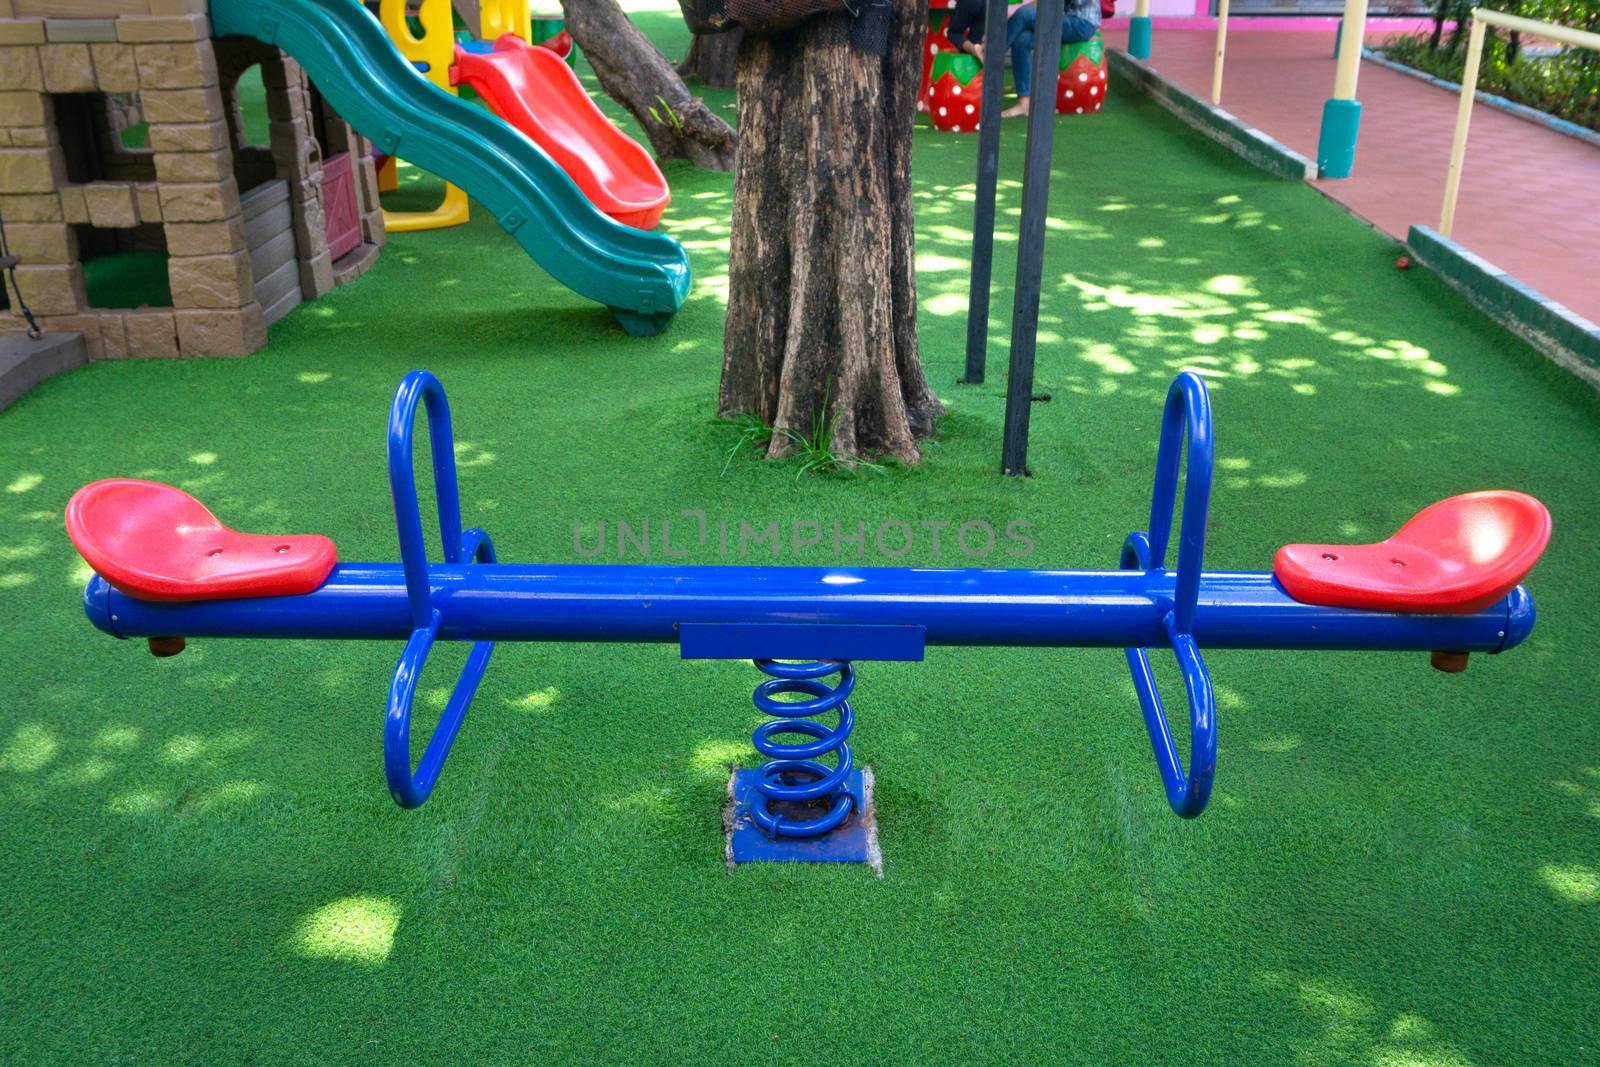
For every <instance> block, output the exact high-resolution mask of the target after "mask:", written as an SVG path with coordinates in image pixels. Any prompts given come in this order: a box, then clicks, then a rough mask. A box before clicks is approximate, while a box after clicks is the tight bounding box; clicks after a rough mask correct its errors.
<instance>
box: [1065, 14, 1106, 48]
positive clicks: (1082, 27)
mask: <svg viewBox="0 0 1600 1067" xmlns="http://www.w3.org/2000/svg"><path fill="white" fill-rule="evenodd" d="M1099 32H1100V24H1099V23H1097V22H1095V21H1094V20H1093V19H1081V18H1073V17H1072V16H1071V15H1068V16H1067V17H1066V18H1064V19H1062V20H1061V43H1062V44H1081V43H1082V42H1084V41H1088V40H1092V39H1093V38H1094V35H1095V34H1097V33H1099Z"/></svg>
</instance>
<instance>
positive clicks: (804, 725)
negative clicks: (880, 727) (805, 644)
mask: <svg viewBox="0 0 1600 1067" xmlns="http://www.w3.org/2000/svg"><path fill="white" fill-rule="evenodd" d="M753 662H754V663H755V665H756V669H757V670H759V671H761V673H762V674H765V675H768V676H769V678H770V679H771V680H770V681H766V682H762V683H761V684H760V685H759V686H757V687H756V691H755V696H754V700H755V705H756V707H757V708H759V709H760V710H761V712H762V713H763V714H766V715H771V716H773V718H774V720H775V721H773V722H768V723H762V724H761V726H760V727H758V728H757V729H756V732H755V737H754V741H755V746H756V749H757V751H759V752H760V753H761V754H762V755H763V756H767V757H769V762H767V763H764V764H762V766H761V769H760V770H759V771H758V772H757V774H758V777H757V778H756V789H757V790H758V791H759V792H760V793H761V796H762V799H761V800H760V801H759V802H758V803H756V804H755V805H753V807H752V809H751V813H750V814H751V817H752V818H754V819H755V821H756V824H757V825H758V826H760V827H761V828H762V829H763V830H765V831H766V832H767V833H768V834H770V835H772V836H773V837H816V836H818V835H820V834H825V833H827V832H828V831H829V830H832V829H834V828H835V827H837V826H838V825H839V824H840V823H842V822H844V821H845V820H846V819H848V818H849V817H850V812H851V810H852V809H853V808H854V807H855V800H854V798H852V797H851V795H850V793H849V792H848V791H847V790H846V789H845V781H846V779H848V778H849V776H850V772H851V771H852V770H853V769H854V767H855V759H854V757H853V756H852V755H851V753H850V745H849V744H848V743H847V741H846V739H847V738H848V737H849V736H850V731H851V730H853V729H855V725H856V713H855V711H854V710H853V709H852V708H851V707H850V693H851V691H852V690H854V689H855V687H856V672H855V668H854V667H852V666H851V665H850V664H849V662H847V661H845V660H824V661H822V662H819V663H779V662H778V661H776V660H770V659H758V660H755V661H753ZM831 674H837V675H839V683H838V684H837V685H829V684H828V683H827V682H826V681H823V679H825V678H827V677H828V676H829V675H831ZM793 694H800V695H803V696H807V697H811V698H812V699H810V700H778V699H776V698H777V697H779V696H787V695H793ZM829 711H837V712H838V713H839V724H838V725H837V726H835V727H833V728H831V729H830V728H829V727H827V726H824V725H823V724H822V723H819V722H814V721H812V720H813V719H814V717H815V716H818V715H822V714H824V713H826V712H829ZM778 734H804V735H805V736H807V737H811V738H815V740H813V741H810V742H808V743H805V744H783V743H781V742H778V741H774V740H773V737H774V736H775V735H778ZM830 752H836V753H837V754H838V757H839V764H838V766H836V767H829V766H827V765H826V764H824V763H819V762H818V761H817V759H818V757H819V756H826V755H827V754H828V753H830ZM823 798H831V800H829V802H828V810H827V812H826V813H825V814H823V815H820V816H818V817H817V818H815V819H794V818H789V817H786V816H783V815H776V814H774V813H773V812H772V811H771V810H770V808H769V807H768V805H769V803H770V802H771V801H774V800H776V801H786V802H788V803H792V804H809V803H814V802H816V801H819V800H822V799H823Z"/></svg>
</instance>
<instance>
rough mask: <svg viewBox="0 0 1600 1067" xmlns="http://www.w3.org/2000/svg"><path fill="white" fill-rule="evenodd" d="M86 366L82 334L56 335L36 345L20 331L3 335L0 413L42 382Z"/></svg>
mask: <svg viewBox="0 0 1600 1067" xmlns="http://www.w3.org/2000/svg"><path fill="white" fill-rule="evenodd" d="M87 362H89V349H88V346H87V345H86V344H85V343H84V340H83V334H81V333H66V332H60V331H56V332H51V333H47V334H45V335H44V336H43V337H41V338H39V339H38V340H37V341H35V340H33V339H31V338H30V337H29V336H28V335H27V334H25V333H22V332H21V331H17V332H14V333H6V334H0V411H4V410H5V409H6V408H8V407H10V406H11V405H12V404H14V403H15V402H16V401H17V400H18V399H20V398H21V397H22V394H24V393H26V392H27V391H28V390H29V389H32V388H33V387H34V386H36V385H38V384H39V383H40V382H42V381H45V380H46V379H48V378H54V377H55V376H56V375H58V374H63V373H65V372H66V371H69V370H72V369H74V368H76V367H81V366H83V365H84V364H85V363H87Z"/></svg>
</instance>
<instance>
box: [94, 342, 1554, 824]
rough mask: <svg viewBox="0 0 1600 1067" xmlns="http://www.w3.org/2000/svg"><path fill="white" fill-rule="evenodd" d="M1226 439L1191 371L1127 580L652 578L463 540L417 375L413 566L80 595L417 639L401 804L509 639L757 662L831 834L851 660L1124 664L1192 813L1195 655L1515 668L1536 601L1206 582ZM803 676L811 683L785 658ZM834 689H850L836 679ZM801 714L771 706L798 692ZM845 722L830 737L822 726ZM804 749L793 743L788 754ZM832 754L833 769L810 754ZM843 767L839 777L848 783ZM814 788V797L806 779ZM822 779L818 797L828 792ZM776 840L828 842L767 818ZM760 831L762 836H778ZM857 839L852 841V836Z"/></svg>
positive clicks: (768, 787) (107, 615) (897, 572)
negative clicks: (957, 650)
mask: <svg viewBox="0 0 1600 1067" xmlns="http://www.w3.org/2000/svg"><path fill="white" fill-rule="evenodd" d="M419 404H421V405H423V406H425V408H426V410H427V414H428V427H429V434H430V444H431V450H432V454H433V474H434V489H435V496H436V498H437V502H438V503H437V507H438V519H439V530H440V536H441V541H442V544H443V549H444V560H443V561H442V562H439V563H430V562H429V561H428V559H427V551H426V546H425V543H424V540H423V533H422V517H421V508H420V507H419V505H418V501H417V486H416V478H415V475H414V473H413V459H414V456H413V453H414V448H413V440H414V434H415V427H414V424H415V421H416V412H417V407H418V405H419ZM1185 452H1187V463H1186V464H1185V465H1184V466H1183V468H1182V469H1183V471H1184V474H1185V477H1184V500H1183V508H1182V512H1181V522H1180V524H1179V528H1178V549H1177V568H1176V570H1170V569H1168V568H1167V566H1166V555H1167V547H1168V544H1169V542H1170V541H1171V537H1172V523H1173V519H1174V517H1175V516H1177V515H1178V514H1179V511H1178V505H1177V495H1178V482H1179V478H1178V475H1179V470H1180V463H1181V462H1182V461H1183V459H1184V454H1185ZM1213 454H1214V443H1213V439H1212V432H1211V407H1210V402H1209V400H1208V398H1207V394H1206V387H1205V383H1204V382H1203V381H1202V380H1201V379H1200V378H1199V377H1197V376H1196V375H1193V374H1188V373H1185V374H1181V375H1179V376H1178V378H1177V380H1176V381H1174V382H1173V384H1172V388H1171V390H1170V391H1169V392H1168V394H1167V402H1166V407H1165V411H1164V413H1163V416H1162V423H1161V439H1160V444H1159V446H1158V448H1157V454H1156V476H1155V484H1154V489H1153V492H1152V496H1151V504H1150V525H1149V530H1148V532H1144V533H1133V534H1130V535H1129V536H1128V538H1127V540H1126V542H1125V543H1124V545H1123V549H1122V558H1121V567H1120V569H1118V570H1112V571H1070V570H965V569H939V568H888V567H843V566H838V567H650V566H555V565H527V564H502V563H498V562H496V560H495V552H494V547H493V545H492V543H491V542H490V540H489V536H488V535H487V534H486V533H484V532H483V531H482V530H480V529H470V530H466V531H465V532H463V531H462V529H461V518H460V494H459V490H458V488H457V484H456V471H455V452H454V442H453V439H452V434H451V425H450V409H449V405H448V403H447V402H446V400H445V394H444V390H443V388H441V387H440V385H439V382H438V381H437V379H435V378H434V377H433V376H432V375H431V374H428V373H427V372H426V371H413V372H412V373H411V374H409V375H407V376H406V378H405V380H404V381H402V382H401V383H400V388H399V390H398V391H397V392H396V393H395V399H394V406H393V409H392V412H391V415H390V420H389V481H390V487H391V489H392V491H393V495H394V508H395V520H396V527H397V531H398V534H399V540H400V563H399V564H394V563H340V564H338V565H337V566H335V567H334V569H333V572H332V573H331V574H330V575H329V576H328V578H327V580H326V581H325V582H324V583H323V584H322V585H321V587H319V588H318V589H316V590H314V591H313V592H310V593H307V594H304V595H301V596H284V597H269V598H257V599H245V600H201V601H188V602H160V603H158V602H154V601H147V600H139V599H137V598H135V597H132V596H129V595H127V594H126V593H123V592H121V591H119V590H117V589H115V588H113V587H112V586H111V585H110V584H109V583H107V582H106V581H105V579H104V578H102V577H100V576H99V575H96V576H95V577H93V578H92V579H90V582H89V585H88V588H87V589H86V590H85V592H84V607H85V610H86V612H87V613H88V615H89V618H90V620H91V621H92V622H93V623H94V624H95V625H96V626H97V627H99V628H100V629H102V630H104V631H106V632H107V633H110V634H113V635H115V636H117V637H158V636H167V635H183V636H186V637H285V638H350V639H377V638H383V639H404V640H405V641H406V646H405V651H404V652H403V653H402V654H401V657H400V662H399V665H398V666H397V667H396V668H395V674H394V681H393V683H392V684H391V686H390V692H389V708H388V718H387V723H386V727H385V731H384V762H385V768H386V771H387V775H388V782H389V789H390V792H392V793H393V794H394V797H395V800H396V801H397V802H399V803H400V804H401V805H403V806H405V807H415V806H416V805H418V804H421V803H422V802H423V801H424V800H426V799H427V798H428V794H429V793H430V792H431V791H432V789H433V787H434V784H435V783H436V782H437V780H438V778H439V773H440V771H441V770H442V768H443V766H444V762H445V758H446V756H447V755H448V754H449V751H450V746H451V744H452V743H453V741H454V740H455V737H456V735H457V733H458V731H459V730H460V728H461V724H462V722H463V721H464V720H465V718H466V714H467V710H468V708H469V707H470V705H471V702H472V698H473V695H474V693H475V692H476V691H477V687H478V683H479V682H480V680H481V679H482V677H483V674H484V670H485V668H486V667H487V666H488V662H489V656H490V653H491V652H492V651H493V649H494V643H495V642H496V641H626V642H670V643H677V644H679V646H680V649H681V650H682V653H683V655H685V656H697V657H706V658H729V657H735V656H736V657H741V658H744V657H748V658H751V659H754V660H757V661H760V663H759V664H758V665H762V664H764V665H762V666H761V669H762V670H763V671H764V672H766V673H767V674H768V675H769V676H770V677H771V678H772V681H769V682H767V683H764V684H763V686H762V688H761V690H760V691H758V696H757V703H758V706H760V707H761V710H763V711H764V712H766V713H767V714H769V715H771V716H773V718H774V720H775V721H774V722H772V723H769V724H767V725H766V726H764V727H763V728H762V731H761V733H760V742H761V744H762V745H763V746H764V747H763V748H762V751H764V752H766V753H767V754H768V755H770V756H772V757H773V758H774V761H775V763H777V764H779V765H780V766H778V767H777V769H776V770H774V769H773V764H768V766H767V767H764V768H762V769H761V771H758V772H754V774H755V776H756V777H754V778H753V779H750V781H753V782H755V783H757V785H756V789H757V790H758V791H759V793H760V796H761V797H762V798H764V799H763V800H762V801H761V804H762V805H765V804H766V803H767V802H768V801H772V802H780V801H786V800H790V799H793V798H806V797H810V798H811V799H815V800H817V801H818V802H819V803H821V804H822V805H823V806H824V812H823V814H822V815H821V816H819V817H818V818H821V819H831V818H833V817H834V815H835V814H836V813H837V815H838V820H839V821H840V822H842V823H844V824H845V825H846V826H853V825H855V820H852V819H850V818H849V815H850V811H849V810H848V809H849V808H850V807H853V806H854V804H855V802H854V801H853V800H852V799H850V798H853V797H854V796H855V793H853V792H851V790H852V789H856V790H857V791H859V785H855V786H852V785H851V784H850V783H851V782H859V775H853V774H852V772H851V771H850V769H849V768H850V766H851V762H852V761H851V757H850V755H849V746H848V744H847V743H846V738H847V737H848V735H849V733H850V727H851V725H852V724H853V720H854V711H853V710H852V709H851V706H850V702H849V700H847V699H846V698H847V697H849V696H850V692H851V688H852V687H853V686H854V678H855V668H854V667H853V666H852V663H860V662H861V661H864V660H871V659H885V660H917V659H921V658H922V655H923V650H924V648H925V647H930V646H938V645H993V646H1036V647H1037V646H1042V647H1111V648H1122V649H1124V650H1125V652H1126V655H1127V659H1128V665H1129V669H1130V670H1131V672H1132V676H1133V684H1134V689H1135V691H1136V693H1137V694H1138V697H1139V703H1140V706H1141V707H1142V708H1143V711H1144V719H1145V727H1146V729H1147V731H1148V733H1149V735H1150V742H1151V746H1152V748H1153V750H1154V752H1155V757H1156V764H1157V766H1158V768H1159V769H1160V773H1161V778H1162V782H1163V784H1164V786H1165V788H1166V793H1167V799H1168V802H1169V803H1170V804H1171V806H1172V808H1173V810H1174V811H1176V812H1177V813H1178V814H1179V815H1182V816H1185V817H1193V816H1195V815H1198V814H1199V813H1200V812H1201V811H1202V810H1203V809H1204V808H1205V806H1206V802H1207V800H1208V798H1209V796H1210V792H1211V784H1212V779H1213V776H1214V775H1215V771H1216V757H1217V737H1216V713H1215V702H1214V700H1213V698H1212V690H1211V680H1210V677H1209V675H1208V673H1207V671H1206V667H1205V663H1204V661H1203V659H1202V658H1201V654H1200V648H1201V646H1202V645H1204V646H1205V647H1207V648H1260V649H1294V650H1299V649H1329V650H1342V649H1390V650H1417V651H1432V650H1435V649H1448V650H1452V651H1458V652H1490V653H1493V652H1500V651H1503V650H1504V649H1507V648H1511V647H1513V646H1515V645H1517V644H1519V643H1521V642H1522V641H1523V640H1524V639H1525V638H1526V637H1527V636H1528V634H1529V633H1530V632H1531V630H1532V629H1533V623H1534V609H1533V601H1532V598H1531V597H1530V596H1529V595H1528V593H1527V591H1526V590H1525V589H1523V588H1522V587H1521V586H1518V587H1517V588H1516V589H1514V590H1513V591H1512V592H1511V593H1510V594H1509V595H1507V596H1506V597H1504V598H1502V599H1501V600H1500V601H1499V602H1498V603H1495V604H1492V605H1490V606H1488V607H1486V608H1483V609H1481V610H1478V611H1473V612H1468V613H1465V614H1455V615H1420V614H1400V613H1394V612H1381V611H1363V610H1357V609H1352V608H1337V607H1327V606H1321V605H1314V604H1306V603H1301V602H1300V601H1297V600H1294V599H1293V598H1291V597H1290V596H1289V595H1288V594H1287V593H1285V592H1284V590H1283V587H1282V586H1281V585H1279V584H1278V582H1277V580H1276V579H1274V578H1273V576H1272V575H1271V574H1269V573H1235V572H1206V571H1204V570H1203V569H1202V565H1203V562H1204V555H1205V533H1206V517H1207V511H1208V508H1209V505H1210V494H1211V472H1212V460H1213ZM438 640H450V641H469V642H472V646H473V647H472V651H471V653H470V655H469V656H468V659H467V665H466V667H465V668H464V669H463V671H462V674H461V678H460V680H459V681H458V682H457V683H456V686H455V690H454V691H453V692H452V694H451V696H450V700H449V702H448V704H447V705H446V708H445V712H444V715H443V716H442V717H441V718H440V721H439V724H438V726H437V727H435V729H434V732H433V735H432V737H431V738H430V739H429V741H428V744H427V747H426V749H425V750H424V752H423V755H422V758H421V760H420V761H419V763H418V765H417V766H416V768H415V769H414V770H413V768H412V766H411V759H410V750H411V739H410V732H411V709H412V703H413V700H414V698H415V694H416V687H417V679H418V676H419V675H420V673H421V671H422V669H423V666H424V664H425V663H426V661H427V657H428V653H429V651H430V649H431V648H432V647H433V644H434V642H435V641H438ZM1151 648H1171V649H1172V651H1173V653H1174V655H1175V657H1176V659H1177V662H1178V667H1179V671H1180V673H1181V675H1182V677H1183V683H1184V688H1185V690H1186V692H1187V695H1188V703H1189V725H1190V744H1189V760H1188V766H1187V769H1185V766H1184V763H1183V761H1182V759H1181V757H1180V755H1179V752H1178V745H1177V743H1176V742H1175V740H1174V738H1173V735H1172V730H1171V727H1170V726H1169V724H1168V720H1167V716H1166V712H1165V709H1164V708H1163V706H1162V702H1161V697H1160V693H1159V692H1158V690H1157V687H1156V682H1155V677H1154V673H1153V672H1152V670H1151V667H1150V661H1149V656H1148V652H1147V650H1148V649H1151ZM792 659H807V660H811V661H813V662H811V663H809V664H808V665H806V666H803V667H798V666H787V667H786V666H785V665H783V664H777V663H773V662H772V661H775V660H792ZM835 674H837V675H839V677H840V681H839V684H838V685H831V684H827V683H824V682H822V681H820V679H821V678H823V677H825V676H830V675H835ZM785 694H787V695H790V696H799V697H802V698H810V699H801V700H799V701H788V700H775V699H772V698H774V697H778V696H782V695H785ZM826 712H833V713H836V714H838V715H839V719H840V721H839V723H838V725H836V726H834V727H831V728H830V727H827V726H824V725H821V724H819V723H817V722H815V721H813V717H814V716H817V715H821V714H824V713H826ZM776 734H790V735H799V736H801V737H804V738H807V739H808V740H805V741H801V742H798V743H794V742H780V741H775V740H773V737H774V735H776ZM829 752H832V753H833V754H834V755H835V757H836V758H837V759H838V760H839V764H838V765H837V766H835V767H828V766H826V765H824V764H821V763H817V762H816V759H815V757H816V756H818V755H823V754H826V753H829ZM839 767H843V768H845V770H844V771H843V772H842V773H841V772H840V770H839ZM808 780H809V782H810V783H811V784H810V785H808V784H807V781H808ZM817 783H821V784H822V787H821V788H819V787H818V784H817ZM747 808H748V811H749V814H750V817H751V818H752V819H754V820H755V821H757V822H760V823H761V825H762V826H763V827H765V828H766V829H767V832H771V833H796V834H798V833H804V832H806V831H807V830H808V829H809V830H810V831H812V832H821V830H822V829H825V827H822V828H821V829H819V823H818V821H817V819H816V818H813V819H802V820H796V819H794V818H793V817H792V816H787V815H784V814H782V813H781V812H780V813H772V812H770V811H768V810H767V809H766V808H765V807H764V806H763V807H762V808H761V811H760V813H758V812H757V807H756V803H755V801H751V802H750V803H749V804H748V805H747ZM763 819H765V820H766V821H764V822H763V821H762V820H763ZM841 832H843V831H842V830H841Z"/></svg>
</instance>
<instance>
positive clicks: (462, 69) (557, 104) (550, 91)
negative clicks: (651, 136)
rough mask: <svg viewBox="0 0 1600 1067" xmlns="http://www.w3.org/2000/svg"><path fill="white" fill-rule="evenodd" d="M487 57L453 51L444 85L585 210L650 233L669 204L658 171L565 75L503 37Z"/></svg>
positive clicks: (552, 62)
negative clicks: (551, 166) (543, 162)
mask: <svg viewBox="0 0 1600 1067" xmlns="http://www.w3.org/2000/svg"><path fill="white" fill-rule="evenodd" d="M494 47H495V50H494V51H493V52H469V51H466V50H465V49H463V48H461V47H459V46H457V48H456V51H455V63H454V65H452V66H451V68H450V84H451V85H460V84H463V83H465V84H467V85H470V86H472V88H473V90H474V91H475V92H476V93H477V94H478V95H479V96H481V97H483V100H484V103H486V104H488V105H489V107H490V109H491V110H493V111H494V113H495V114H496V115H498V116H500V118H501V119H503V120H505V121H506V122H508V123H510V124H511V125H512V126H514V127H516V128H517V129H518V130H520V131H522V133H523V134H524V135H525V136H526V137H527V138H528V139H529V140H531V141H533V143H534V144H536V145H538V146H539V147H540V148H542V149H544V150H545V152H546V153H547V154H548V155H549V156H550V158H551V159H554V160H555V161H556V163H557V164H558V165H559V166H560V167H561V169H562V170H564V171H566V172H567V174H568V176H570V177H571V178H572V180H573V181H575V182H577V183H578V188H580V189H582V190H583V193H584V195H585V196H587V197H588V198H589V200H590V202H591V203H593V204H594V206H595V207H597V208H599V209H600V210H601V211H603V212H605V213H606V214H607V215H610V216H611V217H612V218H614V219H616V220H617V221H618V222H621V223H623V224H625V225H628V226H634V227H637V228H638V229H641V230H650V229H654V228H655V225H656V223H658V222H660V221H661V213H662V212H663V211H665V210H666V207H667V204H668V202H669V201H671V199H672V193H671V191H670V190H668V188H667V180H666V179H665V178H663V177H662V176H661V168H659V167H657V166H656V161H655V160H654V159H651V158H650V153H649V152H647V151H646V150H645V149H644V148H643V146H641V145H640V144H639V143H638V142H637V141H635V140H633V139H632V138H631V137H629V136H628V135H627V134H625V133H623V132H622V131H621V130H619V129H617V127H616V125H615V124H613V123H612V121H611V120H610V119H608V118H606V117H605V115H604V114H603V113H602V112H601V111H600V109H599V108H598V107H596V106H595V103H594V101H593V100H591V99H589V94H588V93H587V92H585V91H584V88H583V83H582V82H580V81H578V76H577V75H576V74H574V73H573V71H572V68H571V67H569V66H567V64H566V63H565V62H564V61H563V60H562V59H561V57H559V56H557V55H556V54H555V53H554V52H552V51H550V50H549V49H547V48H539V47H535V46H534V45H531V44H529V43H528V42H527V41H524V40H523V39H522V38H520V37H518V36H517V35H516V34H513V33H507V34H503V35H502V36H500V37H499V38H498V39H497V40H496V41H495V43H494Z"/></svg>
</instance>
